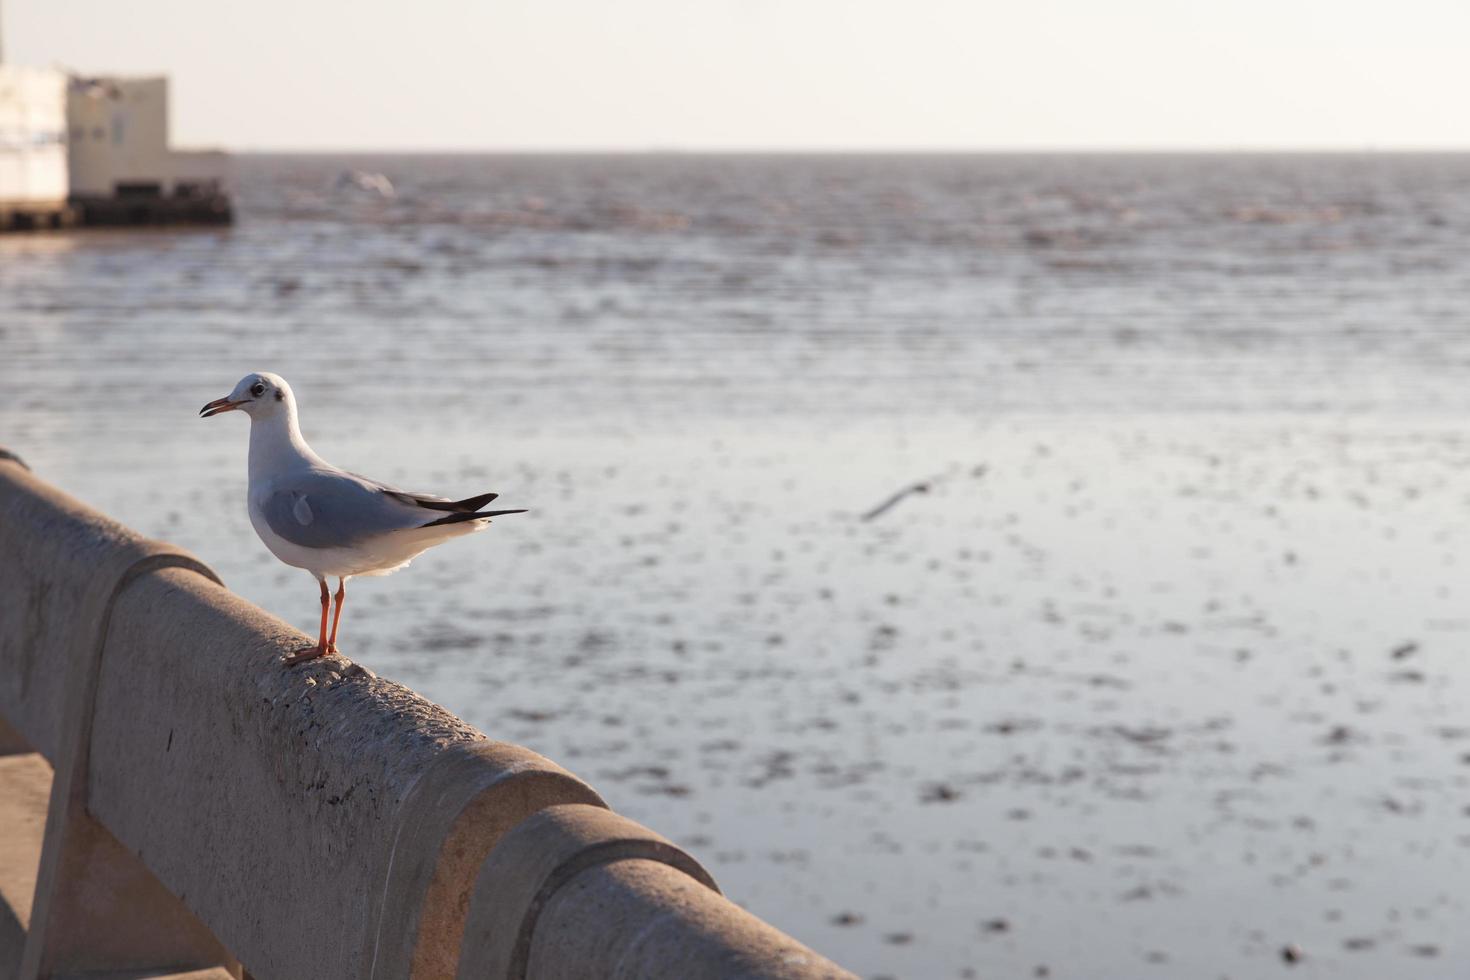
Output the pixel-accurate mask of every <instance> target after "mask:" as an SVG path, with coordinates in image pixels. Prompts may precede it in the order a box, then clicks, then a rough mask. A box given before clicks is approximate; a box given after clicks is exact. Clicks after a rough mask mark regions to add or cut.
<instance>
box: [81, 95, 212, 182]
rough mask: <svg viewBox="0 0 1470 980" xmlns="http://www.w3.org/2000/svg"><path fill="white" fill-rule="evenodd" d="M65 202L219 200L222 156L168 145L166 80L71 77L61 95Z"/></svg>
mask: <svg viewBox="0 0 1470 980" xmlns="http://www.w3.org/2000/svg"><path fill="white" fill-rule="evenodd" d="M66 120H67V126H68V129H69V133H70V141H69V143H68V154H67V156H68V161H69V165H70V169H71V196H72V197H73V198H77V199H85V198H110V197H119V198H121V197H127V198H138V197H203V196H209V195H214V194H219V193H220V192H222V191H223V189H224V184H225V180H226V178H227V176H228V170H229V157H228V156H226V155H225V154H224V153H220V152H197V153H181V152H179V151H176V150H172V149H170V148H169V145H168V79H167V78H164V77H162V76H159V77H154V78H111V77H104V78H78V77H74V78H72V79H71V83H70V85H69V86H68V87H67V95H66Z"/></svg>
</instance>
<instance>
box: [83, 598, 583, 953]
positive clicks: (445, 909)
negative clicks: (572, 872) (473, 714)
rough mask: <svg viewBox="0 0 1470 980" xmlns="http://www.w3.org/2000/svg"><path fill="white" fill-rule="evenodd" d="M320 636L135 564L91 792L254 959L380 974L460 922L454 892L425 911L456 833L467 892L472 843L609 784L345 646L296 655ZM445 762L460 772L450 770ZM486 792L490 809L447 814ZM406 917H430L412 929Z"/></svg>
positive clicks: (111, 659) (95, 806)
mask: <svg viewBox="0 0 1470 980" xmlns="http://www.w3.org/2000/svg"><path fill="white" fill-rule="evenodd" d="M308 642H309V640H308V638H306V637H305V636H304V635H302V634H301V633H299V632H297V631H296V630H294V629H291V628H290V627H288V626H286V625H285V624H283V623H281V622H280V621H278V620H276V619H274V618H273V617H270V616H267V615H265V614H264V613H262V612H261V611H260V610H258V609H256V608H255V607H254V606H252V605H250V604H249V603H247V602H245V601H244V600H242V599H240V598H238V597H237V596H235V595H233V594H231V593H229V592H228V591H226V590H224V589H222V588H219V587H217V586H213V585H210V584H209V583H206V582H203V581H202V580H201V579H200V578H199V577H198V576H197V575H194V574H192V573H190V572H187V571H184V570H181V569H168V570H164V571H161V572H158V573H156V574H154V575H151V576H148V577H147V578H145V579H141V580H139V581H138V582H137V583H135V584H134V585H133V586H132V587H131V588H130V589H129V590H128V591H127V592H126V593H125V594H124V595H123V596H121V597H120V598H119V600H118V603H117V606H116V608H115V610H114V613H113V619H112V631H111V636H110V638H109V640H108V652H107V655H106V656H104V658H103V661H102V667H101V673H100V677H99V681H98V694H97V709H96V717H95V720H94V723H93V724H94V732H93V742H92V767H91V781H90V791H89V799H90V801H91V802H90V807H91V810H92V812H93V813H95V814H96V815H97V817H98V818H99V819H100V820H101V821H102V822H103V823H105V824H106V825H107V827H108V828H109V829H110V830H111V831H112V832H113V833H114V834H115V835H116V836H117V837H118V839H119V840H121V841H122V842H123V843H124V844H125V845H126V846H127V847H128V848H129V849H130V850H133V851H134V852H135V853H138V854H140V855H141V856H142V857H143V859H144V860H145V861H146V862H147V863H148V865H149V867H150V868H152V869H153V871H154V873H155V874H157V875H158V877H159V878H160V880H162V881H163V882H164V883H165V884H167V885H168V886H169V887H170V888H171V889H172V890H173V891H174V892H175V893H176V894H178V895H179V896H180V897H182V898H184V899H185V900H186V901H187V902H188V904H189V906H190V907H191V908H192V909H194V910H195V912H196V913H197V914H198V915H199V916H200V918H201V919H203V920H204V921H205V922H207V923H209V924H210V926H211V928H213V929H214V931H215V933H216V935H218V936H219V937H220V939H221V940H223V941H224V943H225V944H226V945H227V946H228V947H229V948H230V950H231V951H232V952H234V953H235V954H236V955H237V956H239V957H240V959H241V960H242V961H244V962H245V963H246V964H248V965H249V968H250V971H251V973H253V974H255V975H256V976H258V977H283V978H291V977H308V976H309V977H314V978H330V977H344V978H346V977H352V978H361V977H369V976H373V975H374V972H373V971H374V959H375V956H376V957H385V956H386V957H392V956H395V955H401V954H403V953H404V952H406V951H407V949H408V948H411V946H412V940H413V938H414V937H415V935H418V936H432V937H438V938H441V939H447V938H448V937H453V938H454V939H456V940H457V938H458V936H459V934H460V932H461V931H462V929H463V925H462V923H463V911H462V908H461V907H460V902H459V901H458V900H457V899H453V900H450V901H447V902H446V901H439V902H437V903H436V904H435V905H434V907H433V908H432V910H431V912H432V915H433V916H437V917H438V918H435V919H434V921H432V922H414V921H413V920H414V919H415V918H417V912H416V910H417V909H418V907H419V905H420V904H422V903H423V901H424V900H425V894H426V892H428V891H429V886H430V883H431V879H432V878H433V874H434V873H435V872H434V869H436V868H437V867H439V866H440V857H441V854H442V853H443V852H444V850H445V839H446V836H448V837H450V838H451V839H450V841H449V846H450V850H451V852H452V854H451V858H452V861H451V863H452V864H454V865H455V866H456V868H457V870H446V872H445V873H446V875H447V876H448V877H449V878H450V879H451V880H450V881H449V882H448V883H444V884H442V886H441V887H442V889H443V890H444V891H446V892H447V893H448V894H449V895H450V896H451V897H452V896H457V895H460V894H468V891H469V889H470V887H471V884H472V882H473V879H474V872H475V871H476V870H477V868H478V861H474V860H473V855H474V853H475V851H476V849H477V848H478V849H479V851H480V853H483V851H485V850H488V849H489V847H490V846H491V845H492V844H493V842H494V839H495V838H496V837H497V836H498V834H497V832H496V827H508V826H511V825H514V824H515V823H518V822H519V821H520V820H521V819H523V818H524V817H526V816H529V815H530V814H531V813H532V812H534V811H535V810H536V809H539V808H540V807H542V806H544V805H547V804H549V803H555V802H568V801H575V802H584V801H598V798H597V796H596V794H595V793H593V792H592V791H591V790H590V789H588V788H587V787H586V786H585V785H584V784H583V783H581V782H580V781H579V780H577V779H576V778H575V777H573V776H571V775H570V774H568V773H566V772H565V771H564V770H562V769H561V768H560V767H558V766H556V765H555V764H554V763H551V762H549V761H548V760H546V759H543V758H541V757H540V756H537V755H536V754H535V753H533V752H530V751H529V750H526V749H521V748H518V747H515V746H498V747H496V746H492V745H491V744H490V743H488V741H487V740H486V739H485V737H484V736H483V735H481V734H480V733H479V732H477V731H475V730H474V729H473V728H471V727H469V726H468V725H466V724H465V723H464V722H462V721H460V720H459V719H458V718H456V717H454V716H453V715H451V714H449V713H448V712H446V711H444V710H443V709H442V708H439V707H437V706H436V705H433V704H430V703H429V702H427V701H425V700H424V699H422V698H420V697H419V696H418V695H416V694H414V693H413V692H412V691H410V690H408V689H406V688H403V687H401V686H399V685H397V684H394V683H391V682H389V681H385V680H380V679H377V678H374V677H370V676H367V675H364V674H355V675H353V674H350V673H349V674H347V675H345V676H344V674H343V669H344V668H345V666H346V664H345V662H344V661H343V660H341V659H340V658H325V659H323V660H320V661H312V662H309V663H308V664H305V665H302V666H300V667H297V668H293V669H285V668H284V667H283V666H282V664H281V660H282V658H283V657H284V656H286V655H287V654H289V653H290V652H291V651H293V650H296V649H299V648H300V647H301V646H302V645H303V644H306V643H308ZM441 766H443V767H448V770H452V771H453V773H454V778H453V779H449V780H444V779H443V777H440V776H438V775H437V772H438V771H439V769H440V767H441ZM140 771H141V772H148V773H149V774H150V775H149V779H148V780H147V781H146V783H144V782H141V781H139V780H138V779H137V778H135V777H136V774H137V773H138V772H140ZM425 780H427V782H424V781H425ZM421 783H423V785H425V786H430V787H440V786H443V787H446V788H443V789H439V790H438V791H436V792H428V795H427V796H426V797H421V798H425V799H429V800H431V801H434V802H435V804H436V805H432V806H425V805H421V804H420V805H413V801H412V800H411V797H413V796H414V793H415V790H416V789H417V788H418V787H419V786H420V784H421ZM486 792H489V793H492V794H493V798H494V800H495V801H496V802H495V804H494V806H492V807H488V809H489V810H493V811H494V812H493V817H494V819H493V821H489V822H486V823H484V824H482V825H480V826H478V827H477V828H476V829H475V830H474V831H473V832H469V831H464V830H463V829H461V830H460V831H459V834H458V837H456V836H455V835H454V834H452V833H450V832H451V831H454V830H455V829H456V826H457V825H459V824H460V820H461V814H462V813H463V812H464V811H465V810H466V809H468V808H470V807H473V806H474V804H475V803H476V801H477V800H482V799H483V798H484V794H485V793H486ZM482 806H483V802H482ZM485 815H486V814H485V812H484V811H483V810H482V811H480V816H481V817H484V816H485ZM469 819H471V821H472V822H474V821H473V818H469ZM461 827H462V825H461ZM466 837H470V838H474V839H475V840H476V841H478V843H475V844H473V845H472V846H471V845H465V844H464V840H465V838H466ZM465 846H468V851H464V852H463V854H460V852H459V851H456V848H463V847H465ZM455 854H460V856H458V857H455ZM464 855H468V856H469V858H470V861H472V862H473V863H470V861H467V860H465V857H464ZM242 895H247V896H249V900H248V901H247V902H242V901H241V896H242ZM444 917H448V918H447V919H445V918H444ZM456 917H457V920H456ZM405 924H412V925H414V926H416V928H414V929H412V930H411V931H409V932H408V933H407V935H405V934H404V933H403V928H404V926H405ZM380 930H381V937H382V939H381V940H380V938H379V937H380ZM447 955H449V956H450V957H453V956H454V955H455V948H454V947H451V949H450V952H449V953H448V954H447ZM377 975H379V976H404V975H406V974H405V973H403V972H397V973H393V972H386V973H385V972H379V973H378V974H377Z"/></svg>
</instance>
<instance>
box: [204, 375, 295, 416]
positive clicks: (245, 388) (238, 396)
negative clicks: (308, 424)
mask: <svg viewBox="0 0 1470 980" xmlns="http://www.w3.org/2000/svg"><path fill="white" fill-rule="evenodd" d="M293 405H295V400H294V398H293V397H292V395H291V386H290V385H288V384H286V379H285V378H283V377H281V376H280V375H279V374H271V373H269V372H259V373H256V374H247V375H245V377H243V378H241V379H240V383H239V384H237V385H235V390H234V391H232V392H230V393H229V394H228V395H226V396H225V397H223V398H216V399H215V400H214V401H212V402H210V403H209V404H208V405H205V406H204V407H203V408H201V409H200V410H199V417H200V418H202V419H207V418H209V417H210V416H211V415H219V414H220V413H221V412H233V411H235V410H236V409H238V410H240V411H242V412H244V413H245V414H246V415H248V416H250V418H251V420H252V421H253V420H255V419H264V418H269V417H271V416H272V415H278V414H279V415H285V414H287V413H289V412H290V411H291V408H292V406H293Z"/></svg>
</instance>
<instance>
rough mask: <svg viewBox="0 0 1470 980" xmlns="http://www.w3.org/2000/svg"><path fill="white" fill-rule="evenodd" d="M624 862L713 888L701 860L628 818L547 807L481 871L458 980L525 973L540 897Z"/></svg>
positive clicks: (514, 834)
mask: <svg viewBox="0 0 1470 980" xmlns="http://www.w3.org/2000/svg"><path fill="white" fill-rule="evenodd" d="M629 858H644V859H647V860H652V861H660V862H663V863H665V864H668V865H670V866H672V867H675V868H677V869H679V870H680V871H682V872H683V873H685V874H687V875H689V876H690V877H691V878H693V879H695V880H697V881H698V882H700V883H701V884H702V885H703V887H705V888H708V889H711V890H712V891H715V892H716V893H718V891H719V889H718V888H717V887H716V886H715V883H714V879H713V878H711V877H710V876H709V873H708V872H707V871H705V870H704V868H703V867H701V866H700V864H699V862H697V861H695V860H694V859H693V858H692V857H690V856H689V855H688V854H685V853H684V852H683V851H682V850H680V849H679V848H678V847H676V846H675V845H674V844H672V843H670V842H669V841H668V840H666V839H665V838H664V837H662V836H660V835H659V834H656V833H654V832H653V831H651V830H649V829H648V828H647V827H644V826H642V825H641V824H638V823H635V822H633V821H632V820H629V819H628V818H627V817H622V816H619V815H618V814H616V813H612V812H611V811H609V810H602V809H597V808H595V807H589V806H578V805H569V806H556V807H550V808H548V809H546V810H543V811H541V812H540V813H538V814H536V815H535V816H533V817H531V818H529V819H528V820H526V821H525V822H524V823H522V824H521V825H520V826H519V827H517V828H516V829H515V830H513V831H511V832H510V833H509V834H507V835H506V836H505V839H504V840H502V841H501V842H500V844H499V845H497V846H496V848H495V850H494V851H492V852H491V854H490V858H489V860H487V861H486V862H485V865H484V867H483V868H482V869H481V871H480V876H479V878H478V880H477V881H476V882H475V892H474V897H473V899H472V901H471V904H470V913H469V920H468V922H467V923H466V926H465V937H464V951H463V954H462V956H461V959H460V964H459V977H460V980H469V978H472V977H519V976H522V975H524V973H525V970H526V959H527V957H528V956H529V954H530V944H531V936H532V934H533V933H534V931H535V928H536V920H537V917H538V915H539V913H540V909H541V906H542V905H543V904H544V903H545V901H546V899H547V898H548V897H549V896H551V895H552V894H554V893H555V892H556V891H557V889H559V888H560V887H561V886H562V885H563V884H565V883H566V882H567V881H569V880H570V879H571V878H573V877H575V876H576V875H577V874H578V873H580V872H581V871H584V870H586V869H587V868H590V867H593V866H594V865H598V864H606V863H609V862H611V861H617V860H626V859H629Z"/></svg>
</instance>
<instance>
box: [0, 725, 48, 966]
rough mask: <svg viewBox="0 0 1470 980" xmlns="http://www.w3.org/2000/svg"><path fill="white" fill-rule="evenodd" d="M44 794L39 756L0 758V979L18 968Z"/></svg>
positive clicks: (27, 920) (37, 854) (43, 771)
mask: <svg viewBox="0 0 1470 980" xmlns="http://www.w3.org/2000/svg"><path fill="white" fill-rule="evenodd" d="M50 795H51V767H50V766H49V765H47V764H46V760H45V759H43V758H41V756H40V755H38V754H36V753H29V754H21V753H15V754H11V755H5V756H0V980H10V978H12V977H14V976H16V975H17V974H18V973H19V972H20V960H21V956H22V955H23V954H24V952H25V943H26V930H27V929H29V928H30V925H31V899H32V897H33V896H34V894H35V891H36V869H37V868H38V867H39V866H40V863H41V835H42V833H43V832H44V831H45V829H46V801H47V799H48V798H49V797H50Z"/></svg>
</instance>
